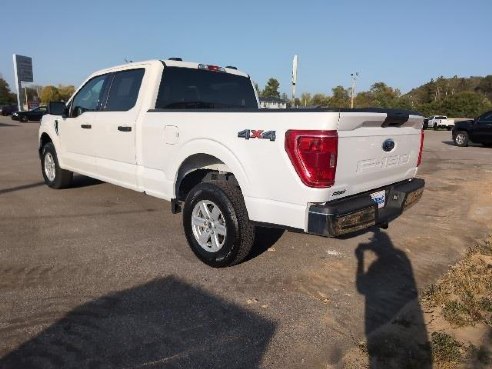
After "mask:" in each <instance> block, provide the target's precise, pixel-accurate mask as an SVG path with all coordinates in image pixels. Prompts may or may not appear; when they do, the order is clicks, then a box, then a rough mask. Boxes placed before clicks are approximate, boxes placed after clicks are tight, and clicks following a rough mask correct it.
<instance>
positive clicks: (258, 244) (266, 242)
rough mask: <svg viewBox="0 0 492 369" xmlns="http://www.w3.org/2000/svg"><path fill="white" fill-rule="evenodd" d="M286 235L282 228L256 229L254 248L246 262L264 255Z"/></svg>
mask: <svg viewBox="0 0 492 369" xmlns="http://www.w3.org/2000/svg"><path fill="white" fill-rule="evenodd" d="M284 233H285V230H283V229H280V228H266V227H256V230H255V241H254V243H253V247H252V248H251V252H250V253H249V255H248V257H247V258H246V260H245V261H244V262H247V261H248V260H251V259H254V258H256V257H258V256H260V255H261V254H263V253H264V252H265V251H267V250H268V249H269V248H270V247H272V246H273V245H275V243H277V241H278V240H280V238H281V237H282V235H283V234H284Z"/></svg>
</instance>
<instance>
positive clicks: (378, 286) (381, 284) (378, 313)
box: [355, 229, 432, 369]
mask: <svg viewBox="0 0 492 369" xmlns="http://www.w3.org/2000/svg"><path fill="white" fill-rule="evenodd" d="M368 253H372V254H373V255H372V256H374V257H375V259H374V257H372V258H371V260H373V261H372V262H370V263H368V264H369V265H366V257H367V254H368ZM355 254H356V256H357V272H356V283H357V290H358V291H359V293H361V294H362V295H364V296H365V334H366V341H367V348H366V349H367V355H368V360H369V364H370V368H422V369H425V368H432V352H431V346H430V343H429V337H428V334H427V329H426V326H425V321H424V315H423V312H422V308H421V306H420V303H419V299H418V293H417V286H416V283H415V278H414V275H413V270H412V265H411V263H410V260H409V259H408V257H407V256H406V254H405V253H404V252H403V251H401V250H399V249H397V248H395V247H394V245H393V243H392V241H391V239H390V237H389V236H388V235H387V234H386V233H384V232H382V231H380V230H379V229H375V230H374V236H373V237H372V239H371V241H370V242H368V243H362V244H360V245H359V246H358V247H357V249H356V251H355Z"/></svg>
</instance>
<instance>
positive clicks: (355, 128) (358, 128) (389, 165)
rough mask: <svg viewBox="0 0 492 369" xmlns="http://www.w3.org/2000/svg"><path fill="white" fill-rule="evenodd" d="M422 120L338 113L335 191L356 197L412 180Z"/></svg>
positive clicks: (417, 155) (396, 116)
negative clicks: (392, 184) (359, 194)
mask: <svg viewBox="0 0 492 369" xmlns="http://www.w3.org/2000/svg"><path fill="white" fill-rule="evenodd" d="M422 123H423V118H422V117H421V116H417V115H406V116H405V115H403V116H402V115H392V114H391V113H370V114H367V112H366V113H364V112H360V113H357V112H350V113H344V112H341V113H340V119H339V122H338V137H339V144H338V165H337V173H336V180H335V187H336V188H334V190H335V191H337V190H338V191H339V192H341V193H343V196H348V195H352V194H356V193H359V192H364V191H368V190H372V189H377V188H379V187H382V186H385V185H388V184H391V183H395V182H399V181H402V180H405V179H410V178H413V177H414V176H415V174H416V172H417V161H418V158H419V151H420V150H419V149H420V141H421V132H422Z"/></svg>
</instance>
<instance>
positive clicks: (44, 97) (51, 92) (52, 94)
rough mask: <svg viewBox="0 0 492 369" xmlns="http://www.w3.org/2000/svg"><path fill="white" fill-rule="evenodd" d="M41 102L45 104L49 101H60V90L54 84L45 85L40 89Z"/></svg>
mask: <svg viewBox="0 0 492 369" xmlns="http://www.w3.org/2000/svg"><path fill="white" fill-rule="evenodd" d="M40 97H41V102H42V103H44V104H47V103H49V102H51V101H60V100H61V97H60V91H58V88H56V87H55V86H45V87H43V89H42V90H41V96H40Z"/></svg>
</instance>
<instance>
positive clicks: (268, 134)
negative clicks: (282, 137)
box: [237, 129, 276, 141]
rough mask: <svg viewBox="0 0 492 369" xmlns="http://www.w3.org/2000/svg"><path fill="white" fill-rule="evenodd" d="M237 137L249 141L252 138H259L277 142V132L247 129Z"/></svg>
mask: <svg viewBox="0 0 492 369" xmlns="http://www.w3.org/2000/svg"><path fill="white" fill-rule="evenodd" d="M237 137H239V138H244V139H246V140H249V139H250V138H259V139H265V140H270V141H275V139H276V136H275V131H263V130H254V129H245V130H243V131H241V132H238V133H237Z"/></svg>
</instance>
